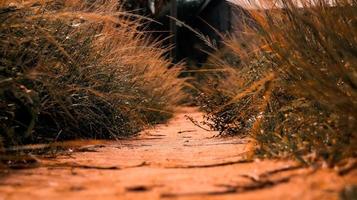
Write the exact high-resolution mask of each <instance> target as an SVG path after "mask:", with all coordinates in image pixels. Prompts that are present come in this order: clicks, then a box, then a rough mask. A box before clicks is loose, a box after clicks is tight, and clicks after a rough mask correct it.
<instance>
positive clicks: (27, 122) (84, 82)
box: [0, 0, 182, 146]
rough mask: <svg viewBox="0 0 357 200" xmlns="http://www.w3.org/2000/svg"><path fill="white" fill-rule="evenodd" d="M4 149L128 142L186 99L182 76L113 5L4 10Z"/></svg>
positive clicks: (65, 3)
mask: <svg viewBox="0 0 357 200" xmlns="http://www.w3.org/2000/svg"><path fill="white" fill-rule="evenodd" d="M0 7H1V8H0V21H1V24H0V57H1V60H0V136H1V140H2V143H3V145H4V146H10V145H18V144H25V143H33V142H51V141H56V140H64V139H76V138H94V139H100V138H111V139H118V138H122V137H127V136H131V135H133V134H135V133H137V132H138V131H140V130H142V129H143V128H145V127H146V126H148V125H150V124H155V123H159V122H163V121H164V120H166V119H168V118H169V117H170V116H171V113H172V111H173V109H174V108H175V106H176V105H177V103H178V101H179V100H180V98H181V92H180V90H181V82H182V80H179V79H177V78H176V77H177V76H178V73H179V72H178V69H177V68H173V69H170V70H169V69H168V68H169V66H171V63H170V61H168V60H166V59H164V58H163V55H164V53H165V50H162V49H161V48H160V47H159V44H153V43H151V42H149V40H148V39H147V38H146V37H145V36H144V34H143V32H142V31H140V29H141V28H139V26H140V24H141V22H142V19H139V18H138V17H136V16H132V15H130V14H129V13H125V12H122V11H121V10H120V7H121V6H120V3H118V2H116V1H90V2H88V1H73V0H59V1H50V2H42V1H26V2H24V3H20V4H16V3H14V2H8V1H2V2H0Z"/></svg>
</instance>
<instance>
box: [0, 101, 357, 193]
mask: <svg viewBox="0 0 357 200" xmlns="http://www.w3.org/2000/svg"><path fill="white" fill-rule="evenodd" d="M185 114H188V115H189V116H192V117H194V118H198V119H199V118H201V117H202V114H201V113H199V112H197V111H195V110H194V109H192V108H186V109H183V110H182V111H181V112H180V113H179V114H178V115H177V116H176V117H175V118H174V119H173V120H171V122H169V123H168V124H167V125H161V126H159V127H157V128H155V129H154V130H149V131H147V132H144V133H143V134H142V135H141V136H140V137H138V138H137V139H135V140H128V141H126V140H124V141H119V142H103V144H102V145H90V146H85V147H82V148H80V149H79V150H77V151H74V152H73V153H70V154H68V155H62V156H59V157H57V158H55V159H48V160H43V161H42V165H41V166H40V167H37V168H33V169H24V170H11V171H7V172H6V173H4V174H3V176H2V177H1V179H0V200H3V199H36V200H39V199H135V200H141V199H235V200H236V199H298V200H302V199H319V200H320V199H338V195H339V193H340V191H341V189H342V188H344V187H345V186H348V185H352V184H357V176H356V175H357V172H356V171H353V172H350V173H348V174H347V175H344V176H338V175H337V174H336V172H335V171H333V170H330V169H320V170H318V171H314V170H313V169H310V168H308V169H307V168H301V167H299V166H298V165H296V163H294V162H291V161H274V160H266V161H254V162H247V161H246V160H244V158H243V157H242V153H243V152H245V151H246V147H247V141H246V140H242V139H238V138H218V137H214V136H215V135H216V134H217V133H215V132H207V131H204V130H202V129H199V128H197V127H195V126H194V125H193V124H192V123H191V122H189V121H188V120H187V119H186V117H185Z"/></svg>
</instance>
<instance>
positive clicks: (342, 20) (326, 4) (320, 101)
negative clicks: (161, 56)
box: [199, 0, 357, 164]
mask: <svg viewBox="0 0 357 200" xmlns="http://www.w3.org/2000/svg"><path fill="white" fill-rule="evenodd" d="M258 5H259V7H258V8H259V9H254V10H251V15H252V19H254V21H255V23H254V24H255V25H254V26H249V27H248V26H246V29H245V30H243V31H242V32H240V33H239V34H238V35H237V36H235V37H233V39H231V40H230V41H228V42H227V46H228V48H229V49H230V51H231V52H234V54H235V55H236V57H237V58H239V59H240V61H241V62H240V64H239V65H236V66H232V65H231V64H229V63H227V62H226V61H225V60H220V61H219V62H218V61H217V63H218V65H220V66H223V68H226V69H227V70H226V71H227V73H226V74H225V75H224V76H223V78H218V79H217V78H211V79H209V81H208V82H209V83H211V84H213V85H214V86H215V89H214V90H212V89H203V92H202V95H201V98H200V99H199V101H200V102H201V105H202V107H203V108H204V109H205V110H206V111H207V113H208V114H207V119H208V123H209V124H210V125H211V127H212V128H214V129H216V130H219V131H221V132H222V133H223V134H232V135H237V134H238V135H242V136H247V135H249V136H251V137H252V138H254V140H255V142H256V148H255V149H254V150H255V152H256V153H258V154H259V155H263V156H268V157H286V156H294V157H295V158H297V159H298V160H300V161H301V162H304V163H309V162H313V161H316V160H321V159H323V160H325V161H327V162H328V163H329V164H336V163H337V162H338V161H341V160H343V159H345V158H349V157H355V156H356V146H355V144H356V142H357V139H356V138H357V133H356V130H357V127H356V118H357V107H356V106H357V98H356V97H357V91H356V88H357V87H356V86H357V71H356V70H357V57H356V55H357V14H356V13H357V2H355V1H344V0H342V1H327V0H317V1H291V0H282V1H279V2H278V3H277V2H270V1H260V2H259V3H258ZM262 6H266V8H268V9H261V8H262ZM211 88H212V87H211Z"/></svg>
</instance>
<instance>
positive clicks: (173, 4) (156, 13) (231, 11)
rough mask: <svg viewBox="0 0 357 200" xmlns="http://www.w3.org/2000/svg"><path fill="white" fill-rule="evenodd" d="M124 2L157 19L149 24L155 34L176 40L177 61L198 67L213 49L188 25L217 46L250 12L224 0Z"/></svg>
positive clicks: (174, 56)
mask: <svg viewBox="0 0 357 200" xmlns="http://www.w3.org/2000/svg"><path fill="white" fill-rule="evenodd" d="M126 5H127V8H128V9H129V10H137V11H138V12H140V14H142V15H146V16H149V17H151V18H153V19H155V20H156V21H158V22H160V24H159V23H152V24H151V25H150V27H149V28H150V29H151V30H153V32H155V33H154V34H155V37H160V38H167V37H168V36H170V34H171V39H170V40H169V41H170V42H169V41H167V43H166V44H167V45H170V44H172V43H175V44H174V45H175V49H173V50H172V52H171V56H172V57H173V58H174V60H175V61H176V62H178V61H181V60H183V59H184V60H186V61H187V63H188V64H189V65H194V66H198V67H199V66H201V65H202V64H203V63H205V61H206V59H207V57H208V54H207V53H209V52H211V51H213V49H212V48H211V47H210V45H207V43H206V42H205V41H203V40H202V38H200V37H199V36H198V35H197V33H194V32H193V31H192V30H190V28H187V27H191V28H192V29H194V30H196V31H197V32H199V33H200V34H201V36H204V37H206V38H208V39H209V41H210V43H211V44H213V45H214V46H216V47H217V48H220V47H222V39H223V38H222V35H225V34H229V33H232V32H233V31H237V26H238V25H239V24H241V22H239V20H240V19H243V17H244V18H246V16H248V15H249V14H248V13H247V12H246V11H245V10H244V9H243V8H241V7H239V6H237V5H234V4H232V3H230V2H228V1H226V0H126ZM169 16H172V17H169ZM173 18H175V19H177V21H176V20H174V19H173ZM179 22H183V23H184V24H185V25H182V24H181V23H179ZM238 29H239V28H238Z"/></svg>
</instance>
